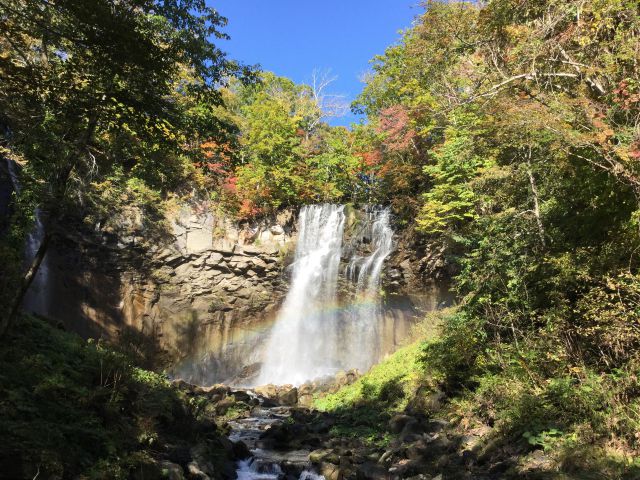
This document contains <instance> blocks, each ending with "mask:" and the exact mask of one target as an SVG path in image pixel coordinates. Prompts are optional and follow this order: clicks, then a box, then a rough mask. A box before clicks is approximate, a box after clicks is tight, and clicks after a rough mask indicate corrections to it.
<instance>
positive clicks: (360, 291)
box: [256, 205, 393, 385]
mask: <svg viewBox="0 0 640 480" xmlns="http://www.w3.org/2000/svg"><path fill="white" fill-rule="evenodd" d="M343 210H344V207H343V206H336V205H312V206H306V207H304V208H303V209H302V210H301V212H300V218H299V222H298V229H299V238H298V243H297V247H296V252H295V260H294V263H293V265H292V268H293V273H292V277H291V287H290V289H289V292H288V294H287V297H286V299H285V301H284V304H283V307H282V309H281V311H280V313H279V315H278V318H277V319H276V323H275V325H274V327H273V330H272V333H271V336H270V338H269V340H268V341H267V345H266V349H265V357H264V362H263V365H262V369H261V372H260V375H259V377H258V378H257V380H256V384H258V385H260V384H266V383H274V384H286V383H290V384H294V385H299V384H301V383H304V382H305V381H308V380H312V379H315V378H318V377H322V376H326V375H332V374H335V373H336V372H337V371H339V370H344V369H350V368H358V369H360V370H361V371H365V370H367V369H369V367H371V365H373V364H374V363H375V362H376V361H377V360H378V358H379V355H380V338H379V336H380V335H379V325H380V323H381V321H382V308H381V303H380V277H381V273H382V267H383V264H384V260H385V259H386V258H387V257H388V256H389V254H390V253H391V251H392V249H393V230H392V229H391V227H390V212H389V210H388V209H379V208H376V209H369V211H368V218H367V219H366V222H365V229H364V233H363V236H362V237H363V238H362V239H361V240H362V241H363V243H366V244H368V246H369V252H368V253H369V254H368V255H366V256H357V255H354V256H353V258H352V259H351V260H350V261H349V264H348V266H347V268H346V270H345V277H346V280H347V284H349V283H351V289H352V290H354V292H353V295H352V296H351V297H350V298H348V301H347V302H346V304H344V305H343V306H342V308H339V303H338V298H337V293H336V290H337V286H338V280H339V277H340V275H339V265H340V257H341V254H342V242H343V240H342V237H343V230H344V222H345V216H344V213H343ZM345 293H346V292H345ZM341 297H345V295H342V296H341Z"/></svg>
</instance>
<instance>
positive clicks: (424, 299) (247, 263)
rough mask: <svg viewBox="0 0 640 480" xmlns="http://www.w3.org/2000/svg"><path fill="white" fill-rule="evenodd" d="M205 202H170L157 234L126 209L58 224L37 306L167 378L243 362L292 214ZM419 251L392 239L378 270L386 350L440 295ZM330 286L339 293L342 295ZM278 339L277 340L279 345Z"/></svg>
mask: <svg viewBox="0 0 640 480" xmlns="http://www.w3.org/2000/svg"><path fill="white" fill-rule="evenodd" d="M214 211H215V210H214V209H213V206H212V205H206V204H194V205H190V206H189V205H182V206H179V207H176V208H175V209H174V211H173V212H172V213H170V214H169V215H168V216H167V219H166V224H165V226H164V227H165V228H164V234H163V235H160V236H159V235H157V233H154V234H153V235H151V233H150V231H149V228H148V227H146V226H145V222H144V219H143V218H141V216H140V215H139V212H137V211H136V210H132V211H127V212H121V214H120V217H121V218H117V219H112V220H113V221H111V222H110V223H111V224H112V225H113V224H115V225H118V229H116V230H113V229H111V230H110V229H108V228H106V227H103V228H102V229H100V228H96V229H94V230H92V231H90V232H89V231H87V229H86V228H73V227H67V228H65V232H66V233H65V235H63V236H62V237H61V239H59V240H57V241H56V243H55V244H54V245H53V247H52V249H51V251H50V253H49V254H48V255H49V259H48V264H49V276H50V278H49V280H48V282H46V283H47V285H49V287H48V288H49V291H48V292H38V295H45V296H46V298H48V302H47V303H48V306H47V308H46V311H43V312H39V313H42V314H45V315H47V316H49V317H52V318H54V319H57V320H58V321H61V322H62V323H64V324H65V325H66V327H67V328H69V329H71V330H73V331H76V332H78V333H80V334H81V335H83V336H85V337H87V338H106V339H108V340H112V341H117V342H119V343H121V344H123V345H125V346H128V347H129V348H131V349H132V350H134V352H136V353H139V354H140V355H141V356H142V357H143V358H144V359H145V360H147V361H148V362H149V364H151V365H153V364H155V365H157V364H158V361H159V358H160V359H162V360H168V364H169V365H170V369H171V371H172V372H173V374H174V375H175V376H176V377H179V378H183V379H185V380H188V381H191V382H194V383H199V384H212V383H215V382H220V381H229V380H230V379H232V378H235V379H237V381H238V382H239V383H242V378H243V377H247V376H250V375H251V374H253V373H255V370H256V369H257V368H258V365H259V362H260V361H261V360H262V353H263V351H262V348H263V346H264V344H265V340H266V338H267V336H268V334H269V331H270V328H271V326H272V324H273V321H274V320H275V317H276V315H277V312H278V310H279V307H280V304H281V302H282V300H283V298H284V296H285V295H286V291H287V281H288V275H287V269H286V265H287V264H288V262H290V260H291V258H292V255H293V251H294V249H295V248H294V247H295V240H296V231H295V223H296V218H295V214H294V212H292V211H284V212H281V213H280V214H278V215H277V216H274V217H272V218H269V219H265V220H262V221H261V222H259V223H254V224H244V225H241V226H239V225H237V224H236V223H234V222H232V221H230V220H229V219H227V218H225V217H224V216H223V215H217V214H215V213H213V212H214ZM347 215H348V223H349V228H348V229H347V230H348V231H347V234H346V237H345V251H344V257H345V258H344V259H343V265H342V268H345V267H346V263H348V261H349V258H350V257H349V256H350V255H352V254H353V252H354V251H356V250H358V249H360V250H363V251H366V249H367V248H368V247H367V239H366V238H360V237H358V234H357V232H358V228H359V226H361V225H362V222H363V221H364V220H363V218H364V216H363V214H362V212H361V211H358V210H355V209H351V208H348V209H347ZM424 263H425V260H424V259H420V258H417V256H416V251H415V248H413V247H412V246H411V245H410V244H409V243H408V242H407V241H405V240H403V237H402V234H401V235H399V236H398V239H397V241H396V249H395V251H394V253H393V254H392V256H391V257H390V258H389V259H388V260H387V264H386V269H385V271H386V273H385V275H384V277H383V282H382V287H383V290H384V296H383V299H384V306H385V309H384V312H385V314H384V318H383V321H382V324H381V325H380V326H379V332H380V335H381V337H382V342H381V344H382V352H381V353H382V354H383V355H384V354H387V353H391V352H393V351H394V350H395V349H396V348H397V347H398V346H399V345H400V344H401V343H402V341H403V340H404V339H405V338H406V337H407V335H408V334H409V332H410V329H411V326H412V324H413V322H414V321H415V320H416V319H417V318H420V317H422V316H423V315H424V312H426V311H429V310H433V309H435V308H438V307H439V306H441V305H442V304H443V302H447V301H448V300H449V297H448V293H447V291H446V289H445V288H443V287H442V284H443V283H442V282H431V283H429V282H425V281H424V279H423V276H424V272H422V270H423V269H424ZM349 288H350V287H349V285H348V284H347V283H344V284H342V285H341V292H340V294H341V295H349ZM283 348H286V345H283Z"/></svg>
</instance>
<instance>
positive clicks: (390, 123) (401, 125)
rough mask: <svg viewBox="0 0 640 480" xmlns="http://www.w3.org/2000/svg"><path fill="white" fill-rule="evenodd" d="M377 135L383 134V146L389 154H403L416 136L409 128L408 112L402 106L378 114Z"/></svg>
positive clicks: (386, 109) (395, 106)
mask: <svg viewBox="0 0 640 480" xmlns="http://www.w3.org/2000/svg"><path fill="white" fill-rule="evenodd" d="M379 118H380V123H379V125H378V128H377V130H378V133H382V134H384V136H385V138H384V140H383V144H384V146H385V147H386V149H387V150H389V151H390V152H404V151H406V150H408V149H409V147H410V146H411V142H412V141H413V139H414V137H415V136H416V132H415V130H414V129H413V128H412V127H411V119H410V117H409V112H408V111H407V109H406V108H405V107H404V106H402V105H394V106H393V107H388V108H385V109H384V110H382V111H381V112H380V117H379Z"/></svg>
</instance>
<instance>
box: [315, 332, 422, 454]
mask: <svg viewBox="0 0 640 480" xmlns="http://www.w3.org/2000/svg"><path fill="white" fill-rule="evenodd" d="M419 353H420V345H419V344H418V343H415V344H412V345H409V346H406V347H403V348H401V349H400V350H398V351H397V352H395V353H394V354H392V355H390V356H389V357H388V358H387V359H385V360H383V361H382V362H381V363H379V364H378V365H375V366H374V367H373V368H371V370H370V371H369V372H367V373H366V374H365V375H363V376H362V377H360V378H359V379H358V380H357V381H356V382H355V383H353V384H351V385H348V386H346V387H343V388H341V389H340V390H339V391H338V392H337V393H335V394H329V395H326V396H324V397H320V398H317V399H316V400H315V407H316V408H318V409H319V410H322V411H327V412H332V413H334V414H335V416H336V418H337V419H338V422H337V424H336V425H335V426H334V427H333V430H332V433H333V434H334V435H336V436H352V437H359V438H363V439H365V440H366V441H367V442H368V443H371V444H381V445H385V444H386V443H387V442H388V441H389V434H388V432H387V422H388V420H389V418H390V417H391V415H392V414H393V413H396V412H402V411H403V410H404V409H405V408H406V407H407V405H408V402H409V401H410V400H411V399H412V398H413V395H414V393H415V391H416V389H417V388H418V386H419V385H420V384H421V381H422V380H423V379H424V373H423V371H422V366H421V363H420V355H419Z"/></svg>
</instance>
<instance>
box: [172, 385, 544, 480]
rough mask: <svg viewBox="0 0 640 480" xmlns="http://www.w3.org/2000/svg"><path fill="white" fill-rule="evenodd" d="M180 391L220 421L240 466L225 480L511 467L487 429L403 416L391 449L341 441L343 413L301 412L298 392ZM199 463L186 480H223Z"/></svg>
mask: <svg viewBox="0 0 640 480" xmlns="http://www.w3.org/2000/svg"><path fill="white" fill-rule="evenodd" d="M343 378H344V377H343ZM177 385H178V387H179V388H181V389H184V390H188V391H190V392H191V394H192V395H193V396H194V398H195V397H199V398H206V404H205V406H204V412H205V413H208V414H210V415H212V416H213V417H215V418H216V423H218V426H219V427H220V428H222V430H223V431H224V432H225V433H226V436H227V438H228V440H229V443H228V446H227V447H226V448H227V450H228V452H230V457H229V458H231V459H233V460H234V461H235V462H236V463H235V473H232V469H231V468H230V467H229V466H227V467H226V471H225V472H223V475H222V478H233V477H237V478H239V479H241V480H276V479H280V480H282V479H287V480H318V479H319V478H324V479H325V480H349V479H354V480H365V479H371V480H383V479H384V480H400V479H405V478H411V479H413V480H445V479H447V480H450V479H474V480H484V479H487V480H488V479H499V478H504V477H503V473H504V471H505V470H506V468H508V466H509V463H508V461H505V457H506V456H507V454H508V452H507V451H506V450H508V446H507V447H506V450H505V448H504V447H501V450H500V451H499V452H498V453H496V448H495V445H492V444H491V441H490V437H491V433H492V432H491V429H489V428H488V427H487V428H480V429H475V430H472V431H468V432H466V434H465V435H461V434H460V432H459V431H457V430H456V429H455V428H454V426H453V425H452V424H450V422H449V421H447V420H445V419H443V418H437V417H436V416H427V415H423V414H409V413H398V414H395V415H393V416H391V417H389V419H388V421H387V424H386V425H383V426H382V427H383V428H384V430H386V431H387V432H388V438H387V439H386V441H384V442H375V441H373V442H372V441H371V439H369V438H366V437H365V436H357V435H344V434H342V433H341V428H342V427H344V425H343V423H344V417H342V416H341V414H340V413H335V412H334V413H327V412H321V411H317V410H313V409H311V408H308V407H307V406H303V405H300V404H299V402H298V400H299V399H300V398H301V397H299V393H298V392H299V391H300V388H295V387H292V386H280V387H276V386H265V387H261V388H256V389H233V388H230V387H228V386H225V385H215V386H213V387H209V388H202V387H197V386H193V385H189V384H186V383H184V382H177ZM435 401H437V399H436V400H435ZM353 426H354V427H357V425H353ZM196 453H197V452H196ZM192 456H193V455H192ZM194 458H195V460H194V461H193V462H192V463H191V464H189V465H191V466H190V467H189V468H190V470H188V475H187V477H186V478H199V479H206V478H220V477H221V475H220V473H221V472H215V471H214V470H211V471H210V473H207V469H206V466H207V462H206V461H204V468H203V467H202V465H200V464H199V463H198V459H197V455H196V456H194ZM538 460H540V461H542V460H544V459H538ZM201 463H202V459H201ZM198 470H199V471H200V472H202V474H200V473H198ZM194 472H195V473H194ZM175 478H182V477H175Z"/></svg>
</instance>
